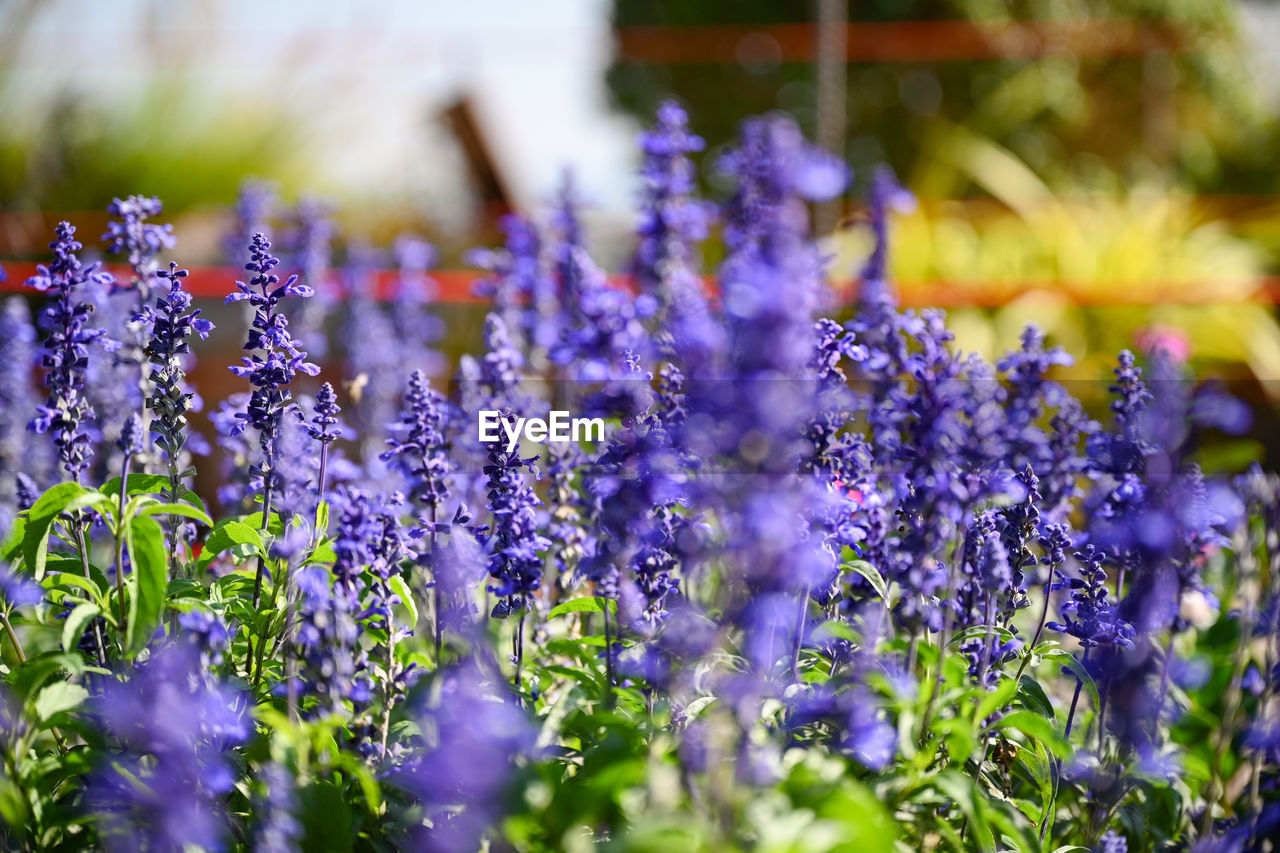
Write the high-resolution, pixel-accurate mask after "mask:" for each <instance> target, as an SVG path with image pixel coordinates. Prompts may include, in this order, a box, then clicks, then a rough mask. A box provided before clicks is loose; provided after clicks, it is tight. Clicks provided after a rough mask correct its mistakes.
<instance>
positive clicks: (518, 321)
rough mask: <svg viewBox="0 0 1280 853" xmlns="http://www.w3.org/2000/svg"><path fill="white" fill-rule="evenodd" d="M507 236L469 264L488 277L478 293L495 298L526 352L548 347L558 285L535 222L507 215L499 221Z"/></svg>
mask: <svg viewBox="0 0 1280 853" xmlns="http://www.w3.org/2000/svg"><path fill="white" fill-rule="evenodd" d="M498 228H499V229H501V230H502V232H503V234H504V235H505V236H506V241H505V245H504V247H503V248H502V249H497V250H492V251H491V250H488V249H476V250H473V251H471V252H470V253H469V254H468V255H467V262H468V263H470V264H472V265H473V266H477V267H480V268H481V269H483V270H486V271H487V272H488V273H489V274H488V275H487V276H485V277H484V278H483V279H481V280H480V281H479V282H478V283H477V284H476V295H478V296H484V297H488V298H490V299H492V300H493V309H494V311H496V312H497V313H498V315H499V316H500V317H501V318H502V320H503V322H504V323H505V324H506V326H507V328H508V329H511V330H513V331H518V332H519V333H520V334H521V337H522V340H523V342H524V347H525V349H526V350H531V349H533V348H534V347H539V346H541V347H545V346H549V345H550V344H551V343H552V341H553V340H554V335H555V324H554V320H553V318H551V317H550V316H548V311H549V309H550V307H551V306H553V305H554V304H555V281H554V279H552V277H551V275H550V274H549V272H548V271H547V269H546V266H545V264H544V263H543V259H542V239H541V237H540V236H539V235H538V231H537V229H536V228H535V227H534V225H533V223H532V222H530V221H529V220H527V219H525V218H524V217H522V216H520V215H518V214H514V213H509V214H507V215H506V216H504V217H502V219H500V220H499V221H498Z"/></svg>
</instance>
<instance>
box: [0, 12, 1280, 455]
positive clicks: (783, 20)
mask: <svg viewBox="0 0 1280 853" xmlns="http://www.w3.org/2000/svg"><path fill="white" fill-rule="evenodd" d="M1277 46H1280V5H1278V4H1274V3H1270V2H1263V0H1249V2H1243V0H796V2H781V1H780V0H774V2H766V0H716V1H715V2H704V1H703V0H539V2H536V3H529V2H516V0H471V2H467V3H446V2H439V0H417V2H410V1H406V2H378V3H373V2H356V0H309V2H306V3H301V2H298V3H283V2H281V3H261V2H257V3H251V2H247V0H198V1H197V2H188V3H175V2H154V1H153V0H117V2H111V3H103V2H92V0H43V2H40V1H39V0H5V2H3V3H0V115H3V116H4V121H3V122H2V123H0V263H3V264H4V265H5V266H8V267H10V268H11V270H19V271H21V270H23V269H25V268H26V267H24V266H23V264H24V263H26V264H29V263H32V262H34V261H36V260H38V259H40V258H41V257H42V253H43V252H44V251H45V247H46V244H47V242H48V240H49V239H50V235H51V232H52V227H53V224H54V223H55V222H56V221H57V220H58V219H62V218H68V219H71V220H72V221H73V222H74V223H76V224H78V225H79V226H80V227H81V236H82V238H84V239H85V242H86V244H96V243H97V241H96V238H97V235H99V234H101V233H102V232H103V230H104V226H105V221H106V214H105V207H106V205H107V204H108V202H110V200H111V199H112V198H113V197H116V196H124V195H127V194H132V193H138V194H146V195H157V196H160V197H161V198H162V199H163V201H164V203H165V216H164V218H166V219H168V220H169V221H173V222H174V223H175V225H176V229H177V235H178V238H179V241H180V243H179V248H178V250H177V251H176V252H175V253H174V254H175V257H177V258H178V259H180V260H181V261H182V262H183V264H184V265H189V266H198V265H217V264H221V263H224V262H225V261H226V260H227V258H226V256H225V255H224V253H223V248H222V247H223V244H224V241H225V238H226V236H227V234H228V233H229V232H230V231H231V230H232V229H233V215H232V212H231V206H232V203H233V201H234V199H235V197H236V194H237V191H238V189H239V188H240V187H241V185H242V182H243V181H244V180H245V179H246V178H250V177H253V178H257V179H260V180H263V181H266V182H269V184H268V185H269V187H270V188H271V190H272V192H273V193H274V195H275V198H276V201H275V203H274V204H275V206H274V208H273V209H272V211H271V213H270V216H271V217H273V218H274V219H275V221H277V222H279V223H281V225H282V227H283V223H287V222H288V221H289V217H290V216H291V215H292V214H291V211H292V210H293V209H294V208H293V206H294V205H295V204H297V202H298V201H299V200H301V199H306V198H312V199H323V200H324V201H325V203H326V204H329V205H331V207H332V210H333V212H334V219H335V229H336V230H335V240H334V248H335V254H334V257H333V260H332V267H333V268H334V269H335V270H340V269H342V268H343V266H344V265H350V264H354V263H357V262H358V263H360V264H363V265H364V266H365V267H369V266H378V265H380V264H386V265H389V264H390V263H391V260H390V258H391V254H390V252H385V253H383V254H381V255H379V254H377V253H376V252H373V253H371V251H370V250H371V249H376V248H377V247H388V246H390V245H391V244H392V242H393V241H394V240H395V239H396V237H397V236H399V235H402V234H404V233H406V232H413V233H417V234H421V235H423V236H424V237H425V238H426V239H427V240H429V241H430V242H431V243H432V244H434V245H435V247H436V260H435V264H436V267H437V270H438V271H437V272H436V273H435V276H436V279H437V283H438V285H439V287H438V290H437V295H438V297H439V299H440V301H441V302H442V303H443V307H442V308H441V309H440V313H441V314H442V315H443V316H444V317H445V318H446V320H447V321H449V323H450V328H451V329H454V327H457V328H458V329H461V330H462V331H461V332H459V336H458V337H457V338H456V341H455V343H454V344H453V345H451V346H452V347H453V348H455V349H456V348H457V347H459V346H462V345H463V343H461V342H464V341H467V340H469V339H470V338H471V333H472V332H473V331H474V329H475V327H476V324H477V323H478V320H477V319H476V311H475V310H474V309H473V308H467V307H465V305H466V303H467V302H468V301H469V299H470V297H469V293H470V290H469V286H468V282H469V280H470V274H468V273H466V272H465V271H464V267H465V263H464V255H465V252H466V250H467V249H469V248H471V247H473V246H476V245H480V244H489V243H493V242H495V241H497V240H499V239H500V236H501V235H500V234H499V232H498V231H497V229H496V223H497V221H498V218H499V217H500V216H501V215H502V214H503V213H505V212H507V211H510V210H521V211H525V212H528V213H529V214H530V215H531V216H532V217H533V218H534V220H535V221H538V222H543V223H545V222H546V221H547V219H548V217H549V216H550V206H551V205H552V204H553V203H554V199H555V197H556V193H557V192H558V190H557V188H558V187H559V186H560V185H561V182H562V180H563V179H564V178H563V175H564V170H565V169H572V175H573V179H574V182H575V187H576V193H577V195H578V197H579V198H580V199H581V201H582V203H583V221H584V228H585V232H586V242H587V244H588V247H589V248H590V249H591V251H592V253H593V254H594V255H595V256H596V257H597V259H598V261H599V262H600V263H601V264H602V265H604V266H606V267H609V268H611V269H614V270H618V269H621V268H622V267H623V266H624V265H625V262H626V259H627V257H628V255H629V253H630V252H631V249H632V246H633V240H632V238H631V233H632V230H633V226H634V214H633V210H632V203H633V201H634V199H635V197H636V194H637V191H638V188H639V180H638V177H637V175H636V172H635V170H636V166H637V163H638V156H637V151H636V147H635V138H636V134H637V133H638V131H639V130H640V128H641V127H642V126H643V125H644V124H646V123H647V122H649V121H650V119H651V116H652V114H653V111H654V108H655V107H656V106H657V104H658V103H659V102H660V101H661V100H663V99H664V98H667V97H670V96H675V97H676V98H678V99H679V100H680V101H681V102H683V104H684V105H685V106H686V107H687V108H688V109H689V112H690V115H691V121H692V125H693V128H694V130H696V131H697V132H698V133H700V134H701V135H703V136H704V137H705V138H706V140H707V149H706V150H705V151H704V152H703V154H702V156H701V157H700V167H701V172H700V180H701V181H702V183H703V189H704V191H705V192H706V194H707V195H708V196H709V197H711V198H713V199H720V198H723V197H724V195H725V194H726V190H727V187H726V186H725V185H724V183H723V182H722V180H721V179H720V178H719V176H718V175H717V174H716V171H715V168H714V166H715V162H716V158H717V155H718V153H719V151H720V150H721V149H722V148H723V146H725V145H726V144H728V143H730V142H731V141H732V139H733V136H734V134H735V128H736V126H737V124H738V122H739V121H740V120H741V119H742V118H744V117H746V116H748V115H751V114H754V113H759V112H763V111H767V110H772V109H783V110H787V111H789V112H791V113H793V114H794V115H795V116H796V117H797V118H798V120H799V121H800V123H801V125H802V126H803V127H804V129H805V130H806V131H807V132H808V133H809V134H810V135H811V136H812V137H814V138H815V139H816V140H817V141H818V142H820V143H821V144H822V145H824V146H826V147H828V148H829V149H831V150H833V151H839V152H841V153H842V154H843V155H844V156H845V157H846V158H847V159H848V160H849V161H850V163H851V164H852V165H853V167H854V170H855V176H856V177H855V181H854V185H853V186H852V187H851V189H850V192H849V193H848V195H847V196H846V197H845V198H844V199H843V200H841V201H839V202H837V203H835V204H833V205H828V206H825V207H823V208H821V209H817V210H815V211H814V217H815V224H816V227H817V230H818V233H819V235H820V236H821V237H822V239H823V240H824V241H826V245H827V247H828V250H829V253H830V255H831V257H832V267H831V272H832V278H833V279H834V280H835V281H836V283H837V285H838V286H840V287H842V288H845V287H846V286H847V287H848V288H849V289H848V290H847V291H846V292H850V293H851V292H852V289H853V288H854V287H855V286H856V285H855V284H854V283H852V282H851V279H852V278H853V276H854V273H855V271H856V270H857V269H858V267H859V265H860V261H861V258H862V257H863V256H864V255H865V254H866V251H867V248H868V243H867V235H866V233H865V230H866V229H865V227H864V222H863V217H862V212H861V210H862V208H861V203H860V201H859V199H860V198H861V196H862V191H863V189H864V188H865V183H866V181H867V180H868V179H869V177H870V175H871V174H872V171H873V169H874V167H875V166H877V165H878V164H881V163H888V164H890V165H891V166H892V167H893V168H894V170H895V171H896V172H897V174H898V175H899V176H900V178H901V179H902V181H903V182H904V183H905V184H906V185H907V186H908V187H909V188H910V189H911V190H912V191H913V193H914V194H915V196H916V197H917V199H918V204H917V205H916V207H915V209H914V211H912V212H910V213H906V214H903V215H901V216H900V217H899V218H898V220H897V222H896V238H895V240H894V243H893V253H892V269H893V271H894V273H895V275H896V277H897V280H898V283H899V286H900V289H901V291H902V294H903V300H904V302H905V303H906V304H909V305H938V306H942V307H945V308H947V309H948V310H949V312H950V315H951V318H952V320H951V322H952V325H953V327H954V328H955V330H956V332H957V338H958V343H959V345H960V346H961V347H963V348H964V349H967V350H976V351H978V352H980V353H982V354H984V355H986V356H988V357H995V356H997V355H998V354H999V353H1000V352H1001V351H1003V350H1004V349H1006V348H1009V347H1011V346H1016V343H1017V335H1018V332H1019V331H1020V329H1021V327H1022V326H1023V324H1024V323H1026V322H1027V321H1030V320H1034V321H1035V322H1037V323H1038V324H1039V325H1041V327H1042V328H1044V329H1045V330H1046V332H1047V333H1048V334H1049V335H1050V337H1051V339H1052V340H1053V341H1054V342H1056V343H1058V344H1061V345H1063V346H1064V347H1066V348H1067V349H1068V350H1069V351H1071V352H1072V353H1074V354H1075V355H1076V356H1077V365H1076V367H1075V368H1073V369H1072V372H1073V375H1076V376H1079V377H1088V378H1089V379H1090V380H1092V381H1096V380H1097V379H1098V378H1100V377H1106V376H1108V375H1109V369H1110V366H1111V364H1112V362H1113V359H1114V355H1115V352H1116V351H1117V350H1118V349H1120V348H1121V347H1125V346H1135V345H1140V344H1141V342H1142V341H1143V340H1150V339H1152V337H1153V336H1154V337H1158V338H1161V339H1164V340H1167V341H1173V342H1175V344H1176V345H1177V346H1178V347H1180V348H1182V349H1184V350H1185V352H1186V354H1187V357H1188V358H1189V359H1190V361H1191V363H1192V365H1193V366H1194V367H1196V368H1197V369H1198V370H1200V371H1201V372H1202V373H1204V374H1207V375H1209V376H1212V377H1218V378H1220V379H1222V380H1223V381H1224V382H1226V383H1227V384H1229V385H1230V386H1231V387H1232V389H1233V390H1235V391H1236V392H1237V393H1239V394H1241V395H1242V396H1245V397H1248V398H1250V399H1251V400H1253V401H1254V402H1255V403H1259V404H1260V413H1261V421H1260V422H1259V423H1257V424H1255V427H1254V431H1253V436H1252V437H1251V438H1250V439H1248V440H1247V441H1245V442H1243V443H1242V442H1233V443H1229V446H1224V450H1223V451H1222V452H1224V453H1231V454H1237V455H1255V456H1256V455H1260V454H1262V453H1263V452H1264V451H1263V450H1262V447H1263V445H1264V444H1265V443H1267V442H1268V440H1274V436H1275V435H1277V434H1280V428H1278V427H1277V424H1276V420H1275V410H1276V407H1275V402H1276V400H1277V398H1278V397H1280V323H1278V322H1277V303H1278V302H1280V173H1278V172H1277V170H1276V169H1275V168H1274V165H1275V163H1276V162H1277V154H1278V153H1280V152H1278V151H1277V146H1278V145H1280V142H1278V141H1277V140H1278V137H1277V135H1276V132H1275V131H1276V129H1277V128H1276V125H1277V116H1278V115H1280V47H1277ZM716 253H717V249H716V244H715V237H714V236H713V239H712V243H711V245H710V246H709V247H708V249H707V255H708V260H709V261H713V260H714V259H715V257H716ZM198 280H199V276H195V277H193V283H195V284H198V283H199V281H198ZM217 282H218V285H217V286H218V287H220V288H225V287H226V286H227V283H228V282H229V278H226V277H223V278H218V279H217ZM20 284H21V276H15V275H13V274H12V273H11V275H10V279H9V281H8V283H7V284H4V285H0V287H7V288H9V289H19V288H20ZM340 310H341V309H339V313H340ZM451 312H452V313H451ZM215 319H216V318H215ZM221 338H222V343H221V344H218V346H224V347H226V348H227V349H228V352H230V351H231V350H232V349H233V348H234V343H235V335H233V334H227V335H225V336H221ZM444 349H445V351H446V355H451V354H452V353H450V352H449V350H450V346H444ZM212 362H219V363H221V362H222V359H221V358H218V357H214V358H210V359H205V363H206V364H210V363H212ZM210 381H216V382H220V383H229V382H230V379H229V378H219V379H216V380H212V379H211V380H210ZM1101 390H1102V391H1104V392H1105V384H1103V385H1102V388H1101ZM206 393H207V392H206ZM214 396H216V393H215V395H214Z"/></svg>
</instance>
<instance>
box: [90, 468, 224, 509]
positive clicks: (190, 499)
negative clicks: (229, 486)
mask: <svg viewBox="0 0 1280 853" xmlns="http://www.w3.org/2000/svg"><path fill="white" fill-rule="evenodd" d="M99 491H100V492H102V493H103V494H104V495H112V496H118V495H119V494H120V478H119V477H112V478H111V479H110V480H107V482H106V483H104V484H103V486H102V488H101V489H99ZM168 491H169V477H168V475H166V474H130V475H129V494H130V495H163V494H166V493H167V492H168ZM178 498H179V499H180V500H184V501H186V502H187V503H189V504H191V505H192V506H194V507H197V508H198V509H200V510H201V511H202V512H205V511H207V510H206V508H205V505H204V501H202V500H201V499H200V496H199V495H197V494H196V493H195V492H193V491H191V489H189V488H187V487H186V486H182V487H181V488H180V489H179V490H178Z"/></svg>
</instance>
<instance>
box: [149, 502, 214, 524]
mask: <svg viewBox="0 0 1280 853" xmlns="http://www.w3.org/2000/svg"><path fill="white" fill-rule="evenodd" d="M138 515H139V516H142V517H145V518H150V517H151V516H153V515H181V516H183V517H184V518H193V519H195V520H196V521H198V522H200V523H201V524H203V525H204V526H205V527H212V526H213V519H211V518H209V516H208V515H207V514H206V513H205V511H204V510H202V509H199V508H197V507H194V506H191V505H190V504H163V503H161V504H150V505H149V506H144V507H143V508H142V509H140V510H138Z"/></svg>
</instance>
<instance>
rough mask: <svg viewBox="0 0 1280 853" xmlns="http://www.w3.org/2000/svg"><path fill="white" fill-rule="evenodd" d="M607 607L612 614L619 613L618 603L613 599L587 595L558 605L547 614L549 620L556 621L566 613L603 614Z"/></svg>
mask: <svg viewBox="0 0 1280 853" xmlns="http://www.w3.org/2000/svg"><path fill="white" fill-rule="evenodd" d="M606 603H607V606H608V608H609V612H610V613H617V612H618V602H616V601H614V600H613V599H612V598H602V597H600V596H593V595H586V596H583V597H581V598H571V599H569V600H568V601H566V602H564V603H563V604H557V605H556V606H555V607H553V608H551V612H550V613H548V614H547V618H548V619H554V618H556V617H557V616H563V615H565V614H566V613H603V612H604V609H605V607H606Z"/></svg>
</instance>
